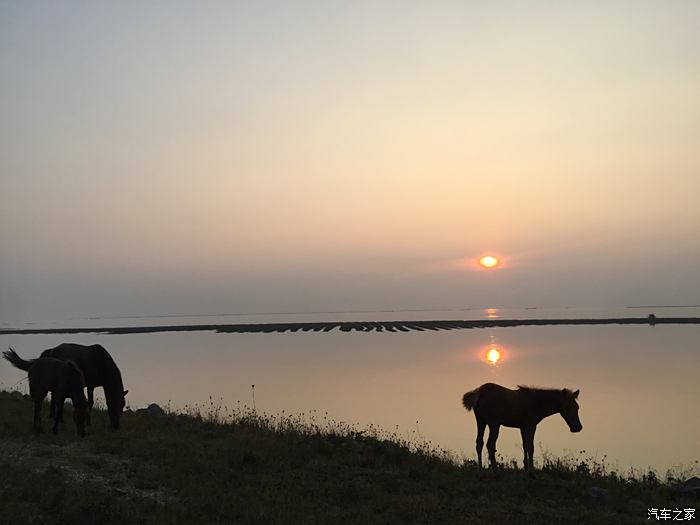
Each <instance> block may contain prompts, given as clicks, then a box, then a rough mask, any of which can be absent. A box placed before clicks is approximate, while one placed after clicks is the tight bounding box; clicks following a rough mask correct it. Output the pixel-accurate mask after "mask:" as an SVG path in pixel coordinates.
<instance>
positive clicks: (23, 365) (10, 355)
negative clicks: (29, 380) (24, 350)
mask: <svg viewBox="0 0 700 525" xmlns="http://www.w3.org/2000/svg"><path fill="white" fill-rule="evenodd" d="M9 348H10V349H9V350H8V351H5V352H3V353H2V356H3V357H4V358H5V359H6V360H7V361H9V362H10V364H11V365H12V366H14V367H15V368H19V369H20V370H24V371H25V372H26V371H28V370H29V369H30V368H31V367H32V365H33V364H34V362H35V361H36V359H30V360H29V361H27V360H26V359H22V358H21V357H20V356H18V355H17V352H15V351H14V350H13V349H12V347H9Z"/></svg>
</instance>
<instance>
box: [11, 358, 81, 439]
mask: <svg viewBox="0 0 700 525" xmlns="http://www.w3.org/2000/svg"><path fill="white" fill-rule="evenodd" d="M3 356H4V357H5V359H7V360H8V361H9V362H10V363H12V365H13V366H15V367H17V368H19V369H20V370H26V371H27V372H28V374H27V375H28V376H29V395H30V396H31V397H32V401H34V431H35V432H41V405H42V404H43V402H44V398H45V397H46V395H47V394H48V393H49V392H51V396H52V398H54V399H55V400H56V401H57V405H56V406H57V409H56V411H55V412H54V414H53V420H54V422H53V433H54V434H57V433H58V423H59V422H60V421H61V420H62V419H63V401H64V400H65V399H66V398H67V397H70V398H71V401H72V402H73V420H74V421H75V427H76V429H77V430H78V435H79V436H80V437H84V436H85V419H86V417H87V406H88V404H87V399H85V392H84V389H85V380H84V379H83V373H82V372H81V371H80V369H79V368H78V366H77V365H76V364H75V363H74V362H73V361H61V360H59V359H54V358H52V357H42V358H40V359H33V360H32V361H31V362H29V361H21V362H17V361H16V360H15V359H13V356H11V355H10V354H9V352H4V353H3Z"/></svg>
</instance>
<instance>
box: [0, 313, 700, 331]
mask: <svg viewBox="0 0 700 525" xmlns="http://www.w3.org/2000/svg"><path fill="white" fill-rule="evenodd" d="M610 324H638V325H650V324H651V325H653V324H700V317H653V321H652V316H649V317H621V318H599V319H478V320H465V321H459V320H446V321H338V322H318V323H253V324H250V323H249V324H208V325H207V324H201V325H161V326H121V327H108V328H97V327H95V328H44V329H42V328H31V329H11V328H10V329H2V330H0V335H34V334H94V333H100V334H147V333H156V332H199V331H210V332H211V331H213V332H218V333H272V332H278V333H282V332H298V331H302V332H330V331H331V330H335V329H339V330H340V331H341V332H351V331H356V332H410V331H419V332H422V331H425V330H433V331H438V330H464V329H471V328H502V327H513V326H549V325H610Z"/></svg>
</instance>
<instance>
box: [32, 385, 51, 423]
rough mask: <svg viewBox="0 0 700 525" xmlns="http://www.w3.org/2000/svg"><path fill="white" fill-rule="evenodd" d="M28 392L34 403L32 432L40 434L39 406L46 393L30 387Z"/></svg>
mask: <svg viewBox="0 0 700 525" xmlns="http://www.w3.org/2000/svg"><path fill="white" fill-rule="evenodd" d="M29 391H30V394H31V396H32V400H33V401H34V432H41V405H42V404H43V402H44V398H45V397H46V394H47V392H46V391H42V390H40V389H38V388H32V387H31V385H30V387H29Z"/></svg>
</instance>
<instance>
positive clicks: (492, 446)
mask: <svg viewBox="0 0 700 525" xmlns="http://www.w3.org/2000/svg"><path fill="white" fill-rule="evenodd" d="M578 394H579V390H577V391H576V392H572V391H571V390H568V389H566V388H564V389H562V390H558V389H553V388H551V389H550V388H546V389H545V388H531V387H527V386H518V389H517V390H511V389H509V388H505V387H502V386H500V385H496V384H494V383H485V384H483V385H481V386H480V387H479V388H477V389H475V390H472V391H471V392H467V393H466V394H464V396H463V397H462V404H463V405H464V408H466V409H467V410H472V409H473V410H474V416H476V427H477V433H476V455H477V457H478V459H479V467H481V450H482V448H483V446H484V430H485V429H486V426H487V425H488V427H489V439H488V441H487V442H486V450H487V451H488V453H489V464H490V465H491V467H492V468H495V467H496V440H497V439H498V431H499V429H500V427H501V425H503V426H505V427H512V428H519V429H520V435H521V436H522V439H523V452H524V456H525V459H524V462H523V463H524V466H525V468H526V469H527V470H530V471H531V470H532V469H533V468H534V467H533V460H532V455H533V452H534V448H535V445H534V443H535V429H536V428H537V424H538V423H539V422H540V421H542V420H543V419H544V418H546V417H549V416H551V415H553V414H556V413H559V414H560V415H561V417H563V418H564V421H566V423H567V425H569V430H571V432H580V431H581V430H582V429H583V425H582V424H581V420H579V418H578V403H577V402H576V398H578Z"/></svg>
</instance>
